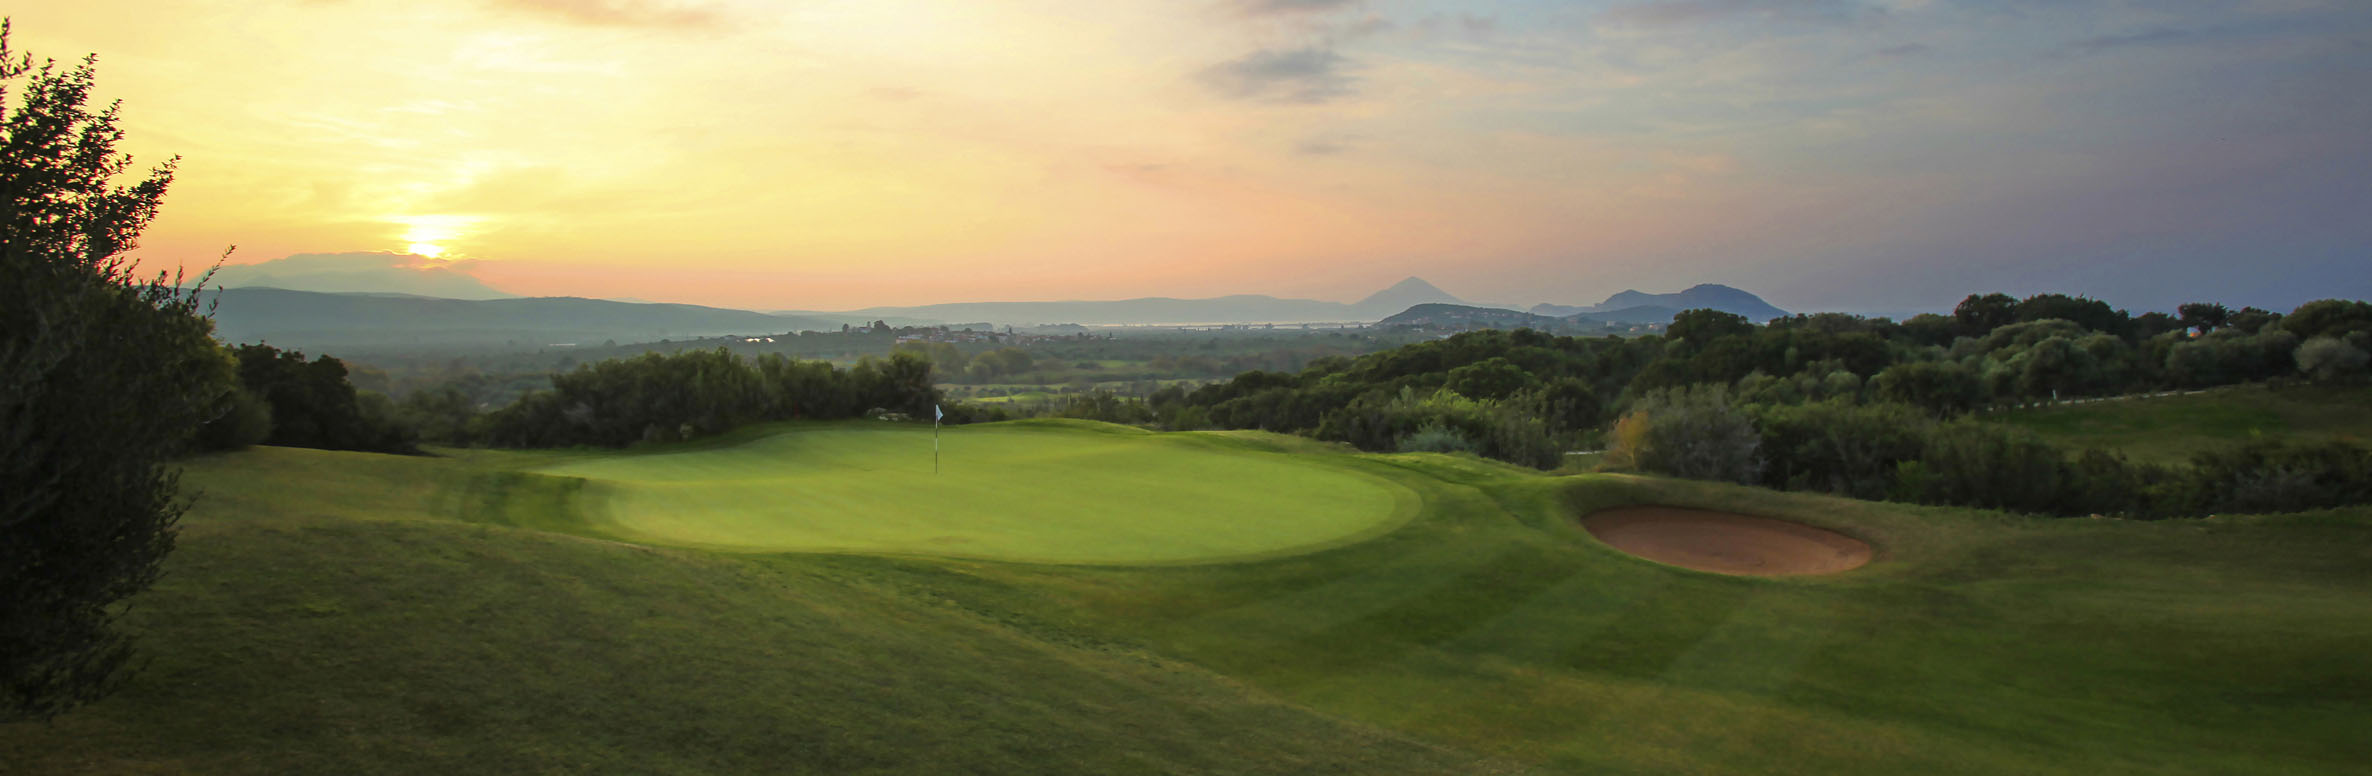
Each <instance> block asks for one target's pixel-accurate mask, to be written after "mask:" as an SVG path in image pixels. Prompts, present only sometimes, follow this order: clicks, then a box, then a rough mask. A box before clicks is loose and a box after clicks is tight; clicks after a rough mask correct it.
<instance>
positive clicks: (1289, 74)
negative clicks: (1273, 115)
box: [1196, 47, 1357, 105]
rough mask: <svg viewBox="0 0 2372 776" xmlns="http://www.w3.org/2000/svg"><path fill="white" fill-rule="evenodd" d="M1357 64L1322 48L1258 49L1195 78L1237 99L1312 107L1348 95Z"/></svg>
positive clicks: (1218, 65)
mask: <svg viewBox="0 0 2372 776" xmlns="http://www.w3.org/2000/svg"><path fill="white" fill-rule="evenodd" d="M1356 66H1357V63H1355V62H1352V61H1351V60H1350V59H1347V58H1345V57H1343V56H1342V55H1341V54H1336V53H1334V52H1332V51H1329V50H1326V49H1322V48H1315V47H1312V48H1299V49H1287V50H1276V49H1261V50H1259V51H1255V52H1252V53H1250V54H1246V55H1244V56H1242V57H1238V58H1236V59H1231V60H1228V61H1225V62H1221V63H1219V64H1216V65H1212V66H1210V67H1208V68H1204V69H1203V71H1202V73H1201V74H1199V75H1198V76H1197V77H1196V78H1197V80H1200V81H1202V83H1203V85H1204V86H1206V87H1209V88H1210V89H1211V90H1212V91H1215V92H1218V93H1219V94H1221V95H1224V96H1227V97H1231V98H1234V99H1238V100H1255V101H1260V102H1286V103H1300V104H1304V105H1314V104H1317V103H1321V102H1327V101H1329V100H1334V99H1338V98H1342V97H1348V96H1350V95H1351V94H1352V93H1353V92H1354V91H1355V89H1354V88H1353V85H1354V83H1355V81H1356V79H1354V78H1352V77H1351V75H1350V73H1349V71H1350V70H1351V69H1353V68H1355V67H1356Z"/></svg>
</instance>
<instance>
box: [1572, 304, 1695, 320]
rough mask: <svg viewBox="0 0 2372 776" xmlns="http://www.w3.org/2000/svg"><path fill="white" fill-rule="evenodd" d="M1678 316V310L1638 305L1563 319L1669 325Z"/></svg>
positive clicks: (1573, 315) (1576, 314)
mask: <svg viewBox="0 0 2372 776" xmlns="http://www.w3.org/2000/svg"><path fill="white" fill-rule="evenodd" d="M1679 314H1680V311H1679V310H1677V309H1673V308H1670V307H1663V306H1659V305H1640V306H1638V307H1625V308H1622V309H1620V310H1608V311H1606V312H1602V313H1574V314H1572V315H1568V316H1565V319H1566V320H1573V321H1590V322H1593V323H1613V324H1632V325H1639V324H1648V323H1671V322H1672V318H1673V317H1674V316H1677V315H1679Z"/></svg>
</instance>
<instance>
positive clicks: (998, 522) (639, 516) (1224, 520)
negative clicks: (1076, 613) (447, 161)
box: [542, 422, 1418, 564]
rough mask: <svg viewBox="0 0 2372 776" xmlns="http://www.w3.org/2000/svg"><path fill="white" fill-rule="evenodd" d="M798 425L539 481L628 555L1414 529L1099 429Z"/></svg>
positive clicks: (1103, 549)
mask: <svg viewBox="0 0 2372 776" xmlns="http://www.w3.org/2000/svg"><path fill="white" fill-rule="evenodd" d="M941 436H942V438H941V444H942V454H941V460H942V463H941V466H940V470H939V472H938V473H936V474H934V473H933V472H932V468H931V431H930V429H929V428H927V427H916V426H904V425H892V424H886V423H872V422H863V423H846V424H832V425H801V426H792V427H787V428H778V429H776V430H774V431H772V432H771V433H766V434H760V435H752V436H751V437H750V438H747V439H743V440H740V441H738V443H733V444H725V445H718V446H704V447H699V448H696V449H685V450H678V451H664V452H655V453H642V454H626V455H611V456H603V457H600V458H594V459H588V460H579V461H572V462H569V463H564V464H561V465H558V466H554V467H549V468H545V469H543V470H542V473H545V474H551V475H562V476H569V477H581V478H585V479H586V480H587V481H588V484H587V486H586V487H585V488H583V489H582V490H581V491H580V495H579V496H578V502H577V504H576V507H577V508H578V509H579V510H581V511H583V512H585V513H586V515H587V516H588V517H589V518H590V519H592V520H594V521H595V522H597V523H599V524H601V525H603V527H604V528H606V529H607V530H609V531H611V532H613V533H615V534H617V535H619V536H620V537H622V538H628V539H632V540H636V541H646V542H652V543H662V544H674V545H681V546H694V547H703V548H711V549H728V550H741V551H767V552H771V551H830V552H887V553H912V554H925V555H942V556H955V557H976V558H995V559H1003V560H1021V561H1034V562H1051V563H1099V564H1111V563H1180V562H1198V561H1213V560H1224V559H1234V558H1246V557H1255V556H1261V555H1269V554H1276V553H1283V552H1292V551H1298V550H1306V549H1313V548H1318V547H1324V546H1328V545H1331V544H1338V543H1342V542H1346V541H1349V540H1353V539H1357V538H1363V537H1366V536H1371V535H1374V534H1375V533H1377V532H1380V531H1383V530H1388V529H1390V528H1391V527H1393V526H1395V525H1398V524H1400V523H1402V522H1405V521H1406V520H1407V519H1408V518H1409V517H1411V516H1413V515H1414V514H1415V513H1416V510H1417V507H1418V502H1417V498H1416V496H1415V495H1414V494H1413V493H1410V492H1409V491H1407V490H1406V489H1405V488H1403V487H1401V486H1399V485H1395V484H1393V483H1391V482H1389V481H1387V480H1385V479H1382V478H1380V477H1376V476H1372V475H1369V474H1364V473H1360V472H1357V471H1354V470H1352V469H1349V468H1346V467H1343V466H1339V465H1328V461H1329V459H1331V458H1334V457H1331V456H1330V457H1324V458H1321V457H1315V456H1307V455H1291V454H1287V453H1284V452H1280V451H1276V450H1273V449H1267V448H1265V447H1263V446H1260V445H1253V444H1248V443H1245V442H1243V441H1241V440H1237V439H1233V438H1230V437H1228V436H1226V435H1219V434H1164V435H1154V434H1149V433H1145V432H1142V431H1137V430H1134V429H1126V428H1122V427H1116V426H1106V425H1102V424H1091V423H1075V422H1030V423H1006V424H994V425H981V426H963V427H950V428H947V429H945V430H943V431H942V432H941Z"/></svg>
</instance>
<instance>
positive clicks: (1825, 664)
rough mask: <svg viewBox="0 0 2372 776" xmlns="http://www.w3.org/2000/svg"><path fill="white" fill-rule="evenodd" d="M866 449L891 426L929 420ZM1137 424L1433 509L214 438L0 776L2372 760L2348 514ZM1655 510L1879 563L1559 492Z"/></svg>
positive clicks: (2370, 673)
mask: <svg viewBox="0 0 2372 776" xmlns="http://www.w3.org/2000/svg"><path fill="white" fill-rule="evenodd" d="M838 429H839V427H827V428H824V429H817V430H822V431H832V432H835V433H840V431H839V430H838ZM800 433H805V432H804V431H801V432H800ZM847 433H872V432H869V431H867V432H858V431H855V430H848V431H847ZM882 433H884V434H885V436H888V437H891V438H893V440H894V442H895V444H896V445H898V446H901V448H900V449H903V447H902V446H904V445H907V444H909V441H908V440H911V439H912V438H913V437H912V434H911V432H907V431H892V430H884V431H883V432H882ZM1000 433H1013V434H1038V435H1040V436H1041V441H1043V442H1044V443H1045V444H1047V445H1050V446H1053V445H1059V444H1061V443H1062V441H1063V440H1068V441H1069V442H1071V443H1076V444H1078V445H1081V446H1084V447H1089V448H1094V447H1096V446H1098V445H1106V444H1111V443H1112V441H1111V440H1112V439H1113V438H1114V436H1113V435H1114V432H1112V431H1110V430H1109V429H1108V428H1100V427H1092V426H1052V427H1047V426H1037V427H1027V426H1025V427H1020V428H1013V429H1012V430H1011V431H1009V432H1000ZM1118 438H1119V439H1124V440H1130V439H1133V440H1134V442H1135V443H1149V444H1154V445H1170V444H1176V445H1183V446H1186V447H1187V448H1188V449H1191V450H1195V451H1211V452H1212V454H1215V455H1224V456H1243V457H1245V458H1247V459H1248V460H1255V461H1262V462H1264V464H1263V465H1264V466H1265V465H1267V463H1266V462H1275V461H1287V462H1290V463H1306V464H1310V465H1314V466H1318V467H1320V470H1321V471H1331V472H1342V473H1348V474H1350V475H1352V476H1355V477H1362V478H1380V479H1384V480H1389V481H1390V482H1392V483H1395V484H1396V485H1395V486H1396V487H1399V488H1404V489H1406V490H1407V492H1408V494H1412V495H1409V496H1408V497H1409V498H1413V499H1414V500H1415V503H1418V504H1419V505H1420V507H1419V508H1418V509H1417V511H1416V514H1415V515H1414V516H1413V518H1412V519H1410V520H1408V521H1407V522H1406V523H1404V524H1401V525H1400V526H1399V527H1398V528H1397V529H1394V530H1390V531H1388V532H1386V533H1383V534H1382V535H1378V536H1373V537H1371V538H1370V539H1368V540H1366V541H1358V542H1353V543H1346V544H1337V545H1334V546H1331V547H1329V548H1327V549H1323V550H1319V551H1313V552H1306V553H1300V554H1290V555H1283V554H1279V555H1272V556H1269V557H1263V558H1259V559H1256V560H1245V561H1241V562H1232V563H1202V564H1157V565H1143V566H1097V565H1043V564H1020V563H1010V562H1001V561H991V560H980V559H962V558H944V557H925V556H915V555H900V556H871V555H861V554H799V553H785V554H774V555H768V554H760V553H751V552H743V551H736V552H712V551H708V550H703V549H695V548H679V547H651V546H645V545H639V544H633V543H627V542H620V541H617V540H616V537H617V534H615V533H613V527H612V526H611V525H610V524H609V523H607V522H605V521H604V518H602V517H601V516H600V515H599V514H592V513H588V512H587V511H585V510H583V509H582V508H581V507H582V506H584V505H585V504H588V503H597V502H593V501H589V500H588V497H587V496H586V492H587V491H590V490H592V489H596V488H600V487H606V486H603V485H601V484H599V483H593V482H589V481H587V480H582V479H576V478H573V477H563V476H549V475H546V474H538V473H536V472H548V471H553V470H554V467H556V466H557V467H564V468H574V467H579V466H590V465H595V464H600V463H603V462H606V461H621V462H624V461H633V460H634V459H637V458H643V457H645V456H638V455H626V456H618V455H614V454H583V453H549V454H545V453H538V454H509V453H503V454H491V453H478V454H472V455H467V456H462V457H456V458H449V459H435V460H431V459H405V458H393V457H387V456H374V455H362V454H350V453H324V452H317V451H298V450H278V449H260V450H256V451H251V452H247V453H240V454H236V455H228V456H218V457H213V458H208V459H204V460H201V461H198V462H196V463H194V464H193V465H192V466H191V470H190V472H189V474H188V477H189V481H190V482H191V483H192V484H195V485H198V486H200V487H202V488H204V489H206V490H207V495H206V496H205V498H204V500H203V501H201V502H200V506H199V508H198V510H197V511H195V512H193V513H192V515H191V517H190V518H189V520H188V521H187V525H186V529H185V533H184V542H183V544H184V546H183V548H182V549H181V551H179V552H178V553H176V554H175V555H174V556H173V558H172V559H171V561H170V562H169V568H168V574H169V576H168V577H167V579H166V580H165V582H164V583H162V584H161V585H160V587H159V588H158V589H157V590H156V591H155V592H154V593H152V594H150V595H148V596H145V597H143V598H142V599H140V601H139V605H138V606H137V607H136V608H135V609H134V610H133V613H132V617H131V623H132V625H133V626H134V627H135V628H137V629H138V630H140V631H142V632H144V633H145V634H146V642H145V643H146V645H147V647H146V649H147V654H149V655H151V656H153V657H154V660H155V662H154V663H153V664H152V665H151V666H150V668H149V670H148V671H146V672H145V673H143V674H141V675H139V676H138V677H137V678H136V679H134V680H133V681H132V682H131V684H129V685H128V686H126V687H125V688H124V690H123V692H122V693H121V694H119V695H118V696H116V697H114V698H111V699H109V700H106V701H103V702H101V703H99V704H96V705H94V706H92V707H90V708H87V709H84V710H82V711H79V712H76V713H75V714H73V715H69V716H68V717H66V718H63V719H61V720H60V721H58V722H57V723H56V724H54V725H46V726H45V725H25V724H19V725H11V726H5V727H0V764H6V765H8V766H11V767H14V768H19V769H21V770H23V771H26V772H35V773H47V772H66V773H74V772H82V773H142V772H151V773H181V772H190V773H239V772H274V773H279V772H325V773H326V772H335V773H348V772H354V773H374V772H377V773H415V772H423V771H433V772H441V773H517V772H634V773H644V772H648V773H695V772H703V773H705V772H816V773H826V772H829V773H892V772H896V773H932V772H969V773H1031V774H1040V773H1146V772H1160V773H1264V772H1268V773H1308V772H1339V773H1395V772H1409V773H1445V772H1486V771H1487V772H1509V771H1537V772H1548V773H1609V772H1611V773H1676V772H1677V773H1800V772H1817V773H1903V772H1926V773H1935V774H1963V773H1965V774H1991V773H2041V774H2053V773H2064V774H2079V773H2081V774H2089V773H2101V772H2123V773H2137V772H2149V773H2174V774H2183V773H2196V774H2209V773H2234V772H2294V773H2351V772H2354V771H2356V770H2360V765H2361V763H2362V762H2363V755H2364V749H2363V745H2362V743H2361V739H2362V735H2361V731H2362V730H2363V729H2365V727H2367V726H2368V725H2372V709H2368V708H2367V707H2366V706H2365V704H2364V703H2363V699H2364V698H2365V697H2367V694H2372V657H2368V656H2366V654H2365V653H2364V651H2363V650H2362V648H2361V645H2362V644H2365V643H2372V549H2367V548H2372V510H2350V511H2341V512H2329V513H2319V514H2307V515H2294V516H2284V517H2241V518H2218V519H2214V520H2204V521H2170V522H2164V523H2132V522H2125V521H2117V520H2039V519H2025V518H2017V517H2011V516H2005V515H1999V514H1991V513H1983V512H1975V511H1968V510H1949V509H1927V508H1910V507H1902V506H1899V505H1892V504H1873V503H1863V502H1852V501H1845V500H1840V499H1833V498H1826V497H1817V496H1807V495H1796V494H1778V493H1771V492H1768V491H1762V490H1755V489H1748V488H1740V487H1734V486H1722V485H1712V484H1705V483H1692V482H1679V481H1671V480H1660V479H1652V478H1636V477H1622V476H1613V475H1588V476H1579V477H1548V476H1542V475H1538V474H1535V473H1530V472H1526V471H1522V470H1517V469H1512V468H1509V467H1505V466H1500V465H1496V464H1491V463H1488V462H1483V461H1477V460H1473V459H1463V458H1450V457H1443V456H1434V455H1387V456H1366V455H1349V454H1344V453H1340V452H1332V451H1329V450H1328V449H1326V448H1321V447H1318V446H1314V445H1306V444H1301V443H1297V442H1295V441H1293V440H1287V439H1282V438H1278V437H1273V436H1268V435H1261V434H1199V435H1179V436H1167V435H1165V436H1160V437H1151V438H1147V437H1143V436H1142V435H1135V436H1122V437H1118ZM752 441H753V440H752V439H735V440H727V441H725V442H723V443H719V444H718V445H717V446H715V447H714V450H716V451H720V452H721V451H726V450H729V449H731V448H733V447H735V446H737V445H745V444H749V443H751V442H752ZM924 441H925V442H927V440H924ZM1286 451H1292V453H1291V455H1290V456H1288V455H1286ZM687 455H688V453H687ZM695 460H697V459H695ZM924 465H925V466H926V467H927V459H926V460H925V461H924ZM925 471H926V473H924V474H921V475H918V476H928V474H927V469H926V470H925ZM1206 486H1207V487H1208V488H1210V489H1218V486H1217V485H1212V484H1209V483H1206ZM1246 487H1257V483H1256V482H1255V483H1252V484H1250V485H1247V486H1246ZM1064 493H1065V492H1064V491H1061V490H1059V489H1057V490H1054V491H1050V492H1048V493H1047V494H1046V496H1045V498H1046V499H1048V500H1050V501H1051V500H1060V499H1063V498H1066V496H1065V495H1064ZM1091 498H1094V499H1096V500H1097V502H1098V505H1100V506H1103V507H1107V508H1110V509H1112V510H1113V511H1116V512H1120V513H1127V512H1128V511H1130V510H1135V509H1158V508H1161V507H1160V506H1159V505H1148V504H1141V503H1138V502H1135V501H1113V500H1110V499H1112V497H1111V496H1110V495H1109V494H1106V493H1096V494H1094V495H1093V496H1091ZM1636 504H1666V505H1674V506H1683V507H1694V508H1700V509H1710V510H1721V511H1732V512H1742V513H1750V514H1758V515H1769V516H1772V517H1776V518H1784V519H1788V520H1792V521H1796V522H1801V523H1805V524H1808V525H1814V526H1820V527H1825V528H1830V529H1834V530H1838V531H1842V532H1845V533H1848V534H1850V535H1852V536H1855V537H1860V538H1863V539H1865V540H1867V541H1868V542H1869V543H1870V544H1871V545H1873V546H1874V547H1875V548H1877V551H1878V554H1877V557H1876V559H1875V560H1874V561H1873V562H1872V563H1870V564H1869V565H1867V566H1864V567H1863V568H1861V569H1859V570H1857V571H1855V572H1854V573H1851V574H1844V575H1836V576H1827V577H1792V578H1750V577H1733V576H1724V575H1718V574H1708V573H1702V572H1696V571H1690V570H1687V569H1680V568H1674V567H1670V566H1665V565H1661V564H1657V563H1653V562H1650V561H1646V560H1642V559H1639V558H1635V557H1632V556H1629V555H1626V554H1623V553H1621V552H1619V551H1617V550H1615V549H1612V548H1609V547H1606V546H1604V545H1603V544H1600V543H1598V542H1596V541H1594V540H1592V539H1591V538H1590V537H1589V536H1588V535H1587V534H1586V533H1585V532H1584V531H1583V530H1582V528H1581V526H1580V525H1579V521H1578V519H1577V517H1578V516H1579V515H1582V514H1587V513H1590V512H1593V511H1597V510H1601V509H1606V508H1611V507H1617V506H1623V505H1636ZM1092 538H1093V537H1091V539H1092ZM1093 540H1095V541H1108V540H1105V539H1093Z"/></svg>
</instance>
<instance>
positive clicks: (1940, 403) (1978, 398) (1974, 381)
mask: <svg viewBox="0 0 2372 776" xmlns="http://www.w3.org/2000/svg"><path fill="white" fill-rule="evenodd" d="M1870 383H1871V386H1872V388H1873V389H1874V393H1875V395H1876V397H1877V399H1878V400H1879V401H1888V402H1899V403H1902V404H1908V405H1911V406H1914V407H1918V408H1920V409H1923V410H1926V411H1927V413H1928V414H1930V415H1934V416H1937V417H1942V416H1946V415H1957V414H1960V413H1964V412H1968V411H1969V410H1973V409H1976V407H1977V405H1978V404H1981V403H1983V402H1984V401H1985V384H1984V382H1983V381H1982V380H1980V379H1979V378H1978V377H1977V373H1976V372H1974V371H1970V370H1969V368H1968V367H1965V366H1961V365H1960V364H1958V363H1955V362H1951V361H1913V362H1909V363H1903V364H1896V365H1894V366H1891V367H1887V369H1886V371H1883V372H1879V373H1878V376H1877V377H1876V378H1873V379H1872V380H1871V381H1870Z"/></svg>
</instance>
